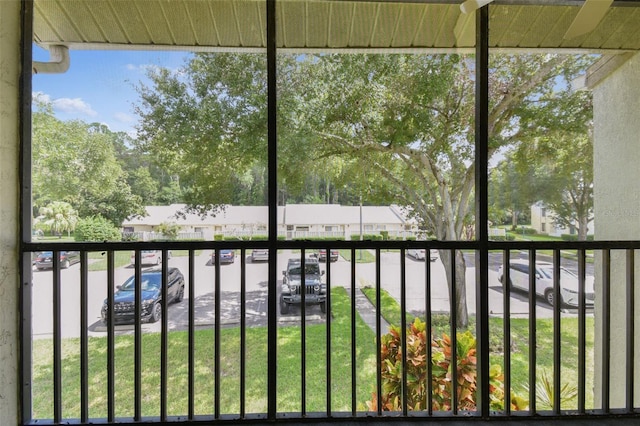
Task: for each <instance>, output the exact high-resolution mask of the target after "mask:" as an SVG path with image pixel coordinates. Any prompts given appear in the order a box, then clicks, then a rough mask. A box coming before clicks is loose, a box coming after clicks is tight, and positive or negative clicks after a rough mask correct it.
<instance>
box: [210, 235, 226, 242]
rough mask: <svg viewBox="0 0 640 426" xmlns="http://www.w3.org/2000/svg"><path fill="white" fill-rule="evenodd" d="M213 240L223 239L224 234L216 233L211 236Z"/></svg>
mask: <svg viewBox="0 0 640 426" xmlns="http://www.w3.org/2000/svg"><path fill="white" fill-rule="evenodd" d="M213 240H214V241H222V240H224V235H222V234H216V235H214V236H213Z"/></svg>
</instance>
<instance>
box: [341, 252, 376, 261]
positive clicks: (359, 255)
mask: <svg viewBox="0 0 640 426" xmlns="http://www.w3.org/2000/svg"><path fill="white" fill-rule="evenodd" d="M340 256H342V257H343V258H344V259H345V260H346V261H347V262H351V250H346V249H343V250H340ZM375 261H376V257H375V256H374V255H373V254H371V252H370V251H369V250H356V263H372V262H375Z"/></svg>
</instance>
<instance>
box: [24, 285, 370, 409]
mask: <svg viewBox="0 0 640 426" xmlns="http://www.w3.org/2000/svg"><path fill="white" fill-rule="evenodd" d="M332 304H333V309H332V311H333V319H332V323H331V324H332V329H331V331H332V333H331V352H330V353H331V363H332V372H331V373H332V375H331V377H332V380H333V381H332V409H333V410H337V411H350V410H351V385H352V382H351V341H350V340H351V325H350V309H351V308H350V306H351V305H350V300H349V297H348V295H347V293H346V292H345V290H344V289H343V288H334V289H333V291H332ZM220 335H221V341H220V355H221V358H220V370H221V371H220V380H221V383H220V388H221V394H220V407H221V413H227V414H237V413H238V412H239V410H240V402H239V401H240V364H239V362H238V360H239V356H240V329H239V328H238V327H234V328H223V329H221V330H220ZM246 335H247V342H248V344H247V347H246V394H245V399H246V411H247V412H248V413H264V412H266V410H267V374H268V371H267V353H268V351H267V329H266V327H253V328H247V329H246ZM300 335H301V329H300V327H299V326H285V327H280V328H279V329H278V384H277V386H278V409H279V410H281V411H283V412H287V411H298V410H299V409H300V395H301V384H300V383H301V380H300V377H301V360H300V347H301V346H300ZM356 336H357V337H356V339H357V341H356V349H357V350H356V352H357V356H356V367H357V368H356V371H357V377H356V386H357V401H355V405H357V406H359V405H361V402H363V401H365V400H367V399H369V398H370V396H371V392H372V390H373V389H374V383H375V359H376V356H375V337H374V334H373V332H372V331H371V330H370V329H369V327H368V326H367V325H366V324H365V323H364V322H363V321H362V320H361V319H360V318H359V317H358V320H357V324H356ZM195 341H196V348H195V351H194V358H195V365H194V379H195V392H194V406H195V412H196V414H198V415H207V414H213V406H214V404H213V402H214V399H213V398H214V390H215V383H214V380H215V374H214V349H213V348H214V343H215V342H214V333H213V330H211V329H207V330H198V331H196V334H195ZM160 344H161V335H160V334H159V333H146V334H143V335H142V373H141V376H142V385H141V392H142V414H143V416H158V415H159V413H160V381H161V377H160V371H161V370H160V355H159V354H160V352H161V351H160ZM62 345H63V363H62V364H63V365H62V377H63V384H64V385H63V393H62V399H63V417H64V418H78V417H79V416H80V407H79V399H80V391H81V389H80V377H79V375H80V357H79V354H80V341H79V339H64V340H63V341H62ZM306 345H307V351H306V381H307V387H306V396H307V399H306V408H307V410H308V411H310V412H311V411H325V410H326V406H327V403H326V380H325V378H326V353H327V351H326V325H324V324H315V325H308V326H307V327H306ZM114 346H115V348H114V349H115V356H114V365H115V389H116V391H115V395H114V397H115V408H116V415H117V416H118V417H130V416H132V415H133V410H134V401H135V387H134V386H135V385H134V383H135V380H134V377H135V365H134V349H135V348H134V339H133V336H132V335H119V336H116V341H115V345H114ZM187 360H188V333H187V332H184V331H177V332H171V333H169V336H168V352H167V371H168V374H169V378H168V384H167V395H168V398H167V414H168V415H184V414H185V413H186V412H187V409H188V362H187ZM88 373H89V374H88V380H89V403H90V407H89V410H90V413H89V415H90V417H91V418H104V417H106V415H107V397H106V392H107V381H108V375H107V339H106V337H93V338H90V339H89V362H88ZM52 377H53V359H52V342H51V340H48V339H42V340H35V341H34V342H33V386H32V389H33V417H34V419H50V418H52V416H53V403H52V399H53V398H52V397H51V395H52V392H53V380H52Z"/></svg>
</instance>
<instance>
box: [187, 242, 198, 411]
mask: <svg viewBox="0 0 640 426" xmlns="http://www.w3.org/2000/svg"><path fill="white" fill-rule="evenodd" d="M195 285H196V268H195V252H194V250H193V249H189V296H188V297H189V302H188V303H189V325H188V332H187V333H188V339H189V354H188V357H189V378H188V381H189V383H188V391H189V402H188V409H187V411H188V412H187V417H188V419H189V420H193V418H194V415H195V365H196V359H195V351H196V340H195V295H196V292H195Z"/></svg>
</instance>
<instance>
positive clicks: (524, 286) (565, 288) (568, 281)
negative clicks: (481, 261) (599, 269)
mask: <svg viewBox="0 0 640 426" xmlns="http://www.w3.org/2000/svg"><path fill="white" fill-rule="evenodd" d="M509 268H510V272H509V278H510V283H509V285H510V287H511V288H512V289H519V290H525V291H529V262H528V261H527V260H522V259H514V260H512V261H511V262H510V265H509ZM535 271H536V294H538V295H539V296H542V297H544V298H545V300H546V301H547V303H549V305H551V306H553V305H554V303H555V300H554V292H553V264H552V263H549V262H536V266H535ZM498 276H499V279H500V282H502V283H504V279H505V278H504V271H503V267H502V266H500V268H499V269H498ZM594 299H595V291H594V285H593V277H587V278H586V279H585V304H586V305H593V302H594ZM559 302H560V303H559V306H563V305H569V306H578V276H577V275H576V274H574V273H573V272H571V271H569V270H568V269H565V268H562V267H561V268H560V301H559Z"/></svg>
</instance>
